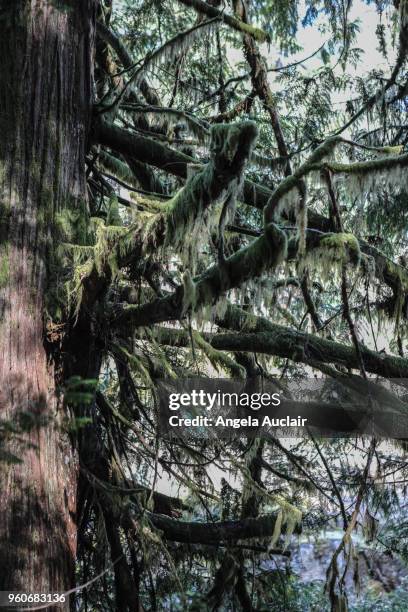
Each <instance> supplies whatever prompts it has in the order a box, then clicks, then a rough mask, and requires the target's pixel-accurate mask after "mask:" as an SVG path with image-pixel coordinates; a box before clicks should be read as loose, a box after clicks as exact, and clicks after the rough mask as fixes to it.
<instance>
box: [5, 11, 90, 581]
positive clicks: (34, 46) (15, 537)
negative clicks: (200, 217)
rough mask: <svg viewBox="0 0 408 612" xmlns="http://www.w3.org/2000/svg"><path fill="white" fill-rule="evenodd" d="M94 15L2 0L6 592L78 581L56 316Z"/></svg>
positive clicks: (78, 199)
mask: <svg viewBox="0 0 408 612" xmlns="http://www.w3.org/2000/svg"><path fill="white" fill-rule="evenodd" d="M93 13H94V0H83V1H79V0H69V1H68V0H65V1H64V3H57V2H52V1H51V0H13V1H10V0H0V18H1V24H2V25H1V28H2V34H1V37H0V356H1V357H0V419H1V423H2V424H5V423H8V424H12V425H13V426H20V425H21V429H22V433H21V435H20V436H19V439H17V436H16V435H1V437H0V451H1V458H2V459H3V460H2V461H0V490H1V493H2V494H1V497H0V516H1V517H2V518H1V521H0V590H18V589H24V591H30V590H31V591H36V592H57V591H60V592H61V591H64V590H65V589H67V588H69V587H70V586H71V585H72V578H73V570H74V555H75V549H76V526H75V498H76V473H77V461H76V457H75V453H74V451H73V449H72V448H71V445H70V442H69V439H68V435H66V434H64V433H63V431H62V429H61V421H62V409H61V402H60V401H59V400H58V398H57V393H56V372H55V366H54V365H53V364H52V363H51V361H50V359H49V357H48V356H47V353H46V350H45V348H44V312H45V308H46V305H47V289H48V285H49V282H50V275H51V273H52V269H51V268H52V266H51V263H52V260H53V257H52V254H53V252H54V249H55V247H56V244H55V240H56V237H57V233H56V222H57V215H58V214H60V213H63V212H64V211H66V210H68V209H70V210H71V211H75V212H76V213H77V214H78V215H80V214H84V215H85V214H86V204H85V202H86V182H85V150H86V134H87V131H88V126H89V119H90V103H91V100H92V95H91V94H92V68H91V53H92V44H93V42H92V41H93V30H94V26H93ZM45 423H48V425H45V426H44V424H45ZM13 456H14V457H16V458H17V459H18V460H19V462H17V461H16V460H14V459H13Z"/></svg>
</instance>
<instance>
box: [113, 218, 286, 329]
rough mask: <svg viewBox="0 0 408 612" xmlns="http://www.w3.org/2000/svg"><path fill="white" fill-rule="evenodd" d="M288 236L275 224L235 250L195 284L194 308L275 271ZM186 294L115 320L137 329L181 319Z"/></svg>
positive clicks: (126, 310) (135, 308)
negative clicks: (130, 324) (269, 271)
mask: <svg viewBox="0 0 408 612" xmlns="http://www.w3.org/2000/svg"><path fill="white" fill-rule="evenodd" d="M286 251H287V240H286V235H285V233H284V232H282V231H281V230H280V229H279V228H278V227H277V226H276V225H274V224H272V223H271V224H270V225H269V226H267V228H266V230H265V232H264V234H262V236H260V237H259V238H256V239H255V240H253V241H252V242H251V243H250V244H249V245H248V246H246V247H244V248H242V249H240V250H239V251H236V252H235V253H234V254H233V255H232V256H231V257H229V258H228V259H226V260H225V262H224V263H223V265H222V266H218V265H215V266H212V267H211V268H209V269H208V270H207V271H206V272H205V273H204V274H203V275H201V276H200V277H198V278H196V279H195V282H194V304H192V306H194V307H195V308H201V307H203V306H211V305H214V304H215V303H216V302H217V300H218V299H219V298H220V297H221V296H222V295H223V294H224V293H225V292H226V291H228V290H229V289H233V288H235V287H240V286H241V285H242V284H243V283H244V282H246V281H248V280H250V279H252V278H257V277H259V276H261V275H262V274H263V273H264V272H265V271H266V270H272V269H274V268H275V267H276V266H278V265H279V263H281V262H282V261H283V260H284V259H285V257H286ZM183 294H184V291H183V287H182V286H181V287H179V288H178V289H177V290H176V291H175V293H174V294H172V295H170V296H168V297H165V298H159V299H157V300H155V301H154V302H150V303H149V304H144V305H142V306H132V305H128V306H124V307H123V308H122V310H121V312H119V313H118V314H117V315H116V317H115V319H114V321H113V322H115V323H116V324H118V325H122V324H125V323H126V322H131V323H132V324H133V325H134V326H145V325H151V324H152V323H160V322H162V321H167V320H179V319H181V318H182V317H183V316H184V314H185V308H184V296H183Z"/></svg>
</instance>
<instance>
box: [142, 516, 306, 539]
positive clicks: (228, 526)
mask: <svg viewBox="0 0 408 612" xmlns="http://www.w3.org/2000/svg"><path fill="white" fill-rule="evenodd" d="M147 517H148V519H149V520H150V522H151V523H152V525H153V526H154V527H156V529H159V530H160V531H162V532H163V535H164V537H165V539H167V540H171V541H173V542H186V543H189V544H200V543H201V544H213V543H216V544H219V543H220V542H236V541H237V540H244V539H248V538H270V537H271V536H272V535H273V533H274V532H275V525H276V521H277V515H276V514H267V515H265V516H260V517H258V518H247V519H242V520H240V521H220V522H216V523H197V522H187V521H178V520H176V519H171V518H170V517H167V516H164V515H161V514H152V513H147ZM282 531H283V532H285V531H286V529H285V528H283V529H282ZM294 531H295V532H296V533H300V532H301V526H300V525H297V526H296V527H295V528H294Z"/></svg>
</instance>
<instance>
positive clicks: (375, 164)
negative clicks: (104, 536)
mask: <svg viewBox="0 0 408 612" xmlns="http://www.w3.org/2000/svg"><path fill="white" fill-rule="evenodd" d="M341 142H343V139H342V138H341V137H340V136H335V137H333V138H328V139H327V140H326V141H325V142H323V143H322V144H321V145H319V146H318V147H317V149H316V150H315V151H314V152H313V153H312V154H311V156H310V157H309V159H308V160H306V161H305V162H304V163H303V164H302V165H301V166H300V167H299V168H298V169H297V170H296V171H295V172H294V173H293V174H292V175H290V176H288V177H287V178H286V179H284V180H283V181H281V182H280V183H279V185H278V186H277V187H276V189H275V190H274V191H273V193H272V195H271V197H270V200H269V202H268V204H267V206H266V207H265V210H264V218H265V223H269V222H271V221H272V220H274V219H275V220H276V218H277V217H278V216H279V214H280V213H281V212H282V209H286V208H287V199H288V198H289V199H291V198H290V196H291V194H292V193H293V194H295V193H296V191H295V190H296V189H297V185H298V182H299V180H300V179H303V178H304V177H306V176H307V175H309V174H311V173H312V172H321V171H322V170H324V169H326V170H329V171H330V172H332V173H333V174H344V175H346V176H350V175H351V176H353V177H359V178H360V179H361V180H363V179H365V177H367V176H372V177H373V180H375V178H376V176H380V177H381V179H384V177H386V173H387V172H388V173H391V172H392V171H395V170H397V171H398V170H400V169H402V168H405V167H406V166H408V153H405V154H403V155H392V156H389V157H381V158H379V159H373V160H369V161H364V162H355V163H352V164H344V163H338V162H334V161H327V160H325V158H327V157H328V156H329V155H330V154H331V153H332V152H333V150H334V148H335V147H336V145H338V144H339V143H341ZM391 177H392V175H391ZM293 197H295V195H294V196H293ZM292 199H293V198H292Z"/></svg>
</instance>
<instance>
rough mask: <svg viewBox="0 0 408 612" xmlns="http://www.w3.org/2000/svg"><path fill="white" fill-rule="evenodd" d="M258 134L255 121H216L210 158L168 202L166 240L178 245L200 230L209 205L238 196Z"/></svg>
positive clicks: (212, 134)
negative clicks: (219, 122) (226, 123)
mask: <svg viewBox="0 0 408 612" xmlns="http://www.w3.org/2000/svg"><path fill="white" fill-rule="evenodd" d="M256 137H257V129H256V126H255V124H254V123H252V122H244V123H239V124H235V125H234V124H232V125H214V126H213V127H212V128H211V160H210V162H209V163H208V164H206V165H205V166H204V167H203V168H202V169H199V170H198V172H195V173H194V174H193V176H192V177H191V178H190V179H189V180H188V181H187V183H186V185H185V186H184V187H183V188H182V189H181V190H180V191H179V192H178V193H177V194H176V195H175V196H174V198H173V199H172V200H171V201H170V202H169V203H168V207H169V210H168V213H167V215H166V243H167V244H169V245H174V246H175V247H176V248H179V247H180V246H181V245H182V244H183V243H185V242H187V241H188V239H189V232H192V235H193V236H197V232H196V231H194V230H195V229H197V228H198V230H199V231H200V230H201V227H202V225H203V222H204V221H205V213H206V211H207V210H208V208H209V206H210V205H211V204H213V203H215V202H217V201H219V200H225V199H226V198H228V197H232V198H235V197H236V195H237V192H238V190H239V187H240V185H241V181H242V175H243V171H244V167H245V164H246V162H247V160H248V159H249V158H250V156H251V153H252V149H253V147H254V144H255V140H256Z"/></svg>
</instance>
